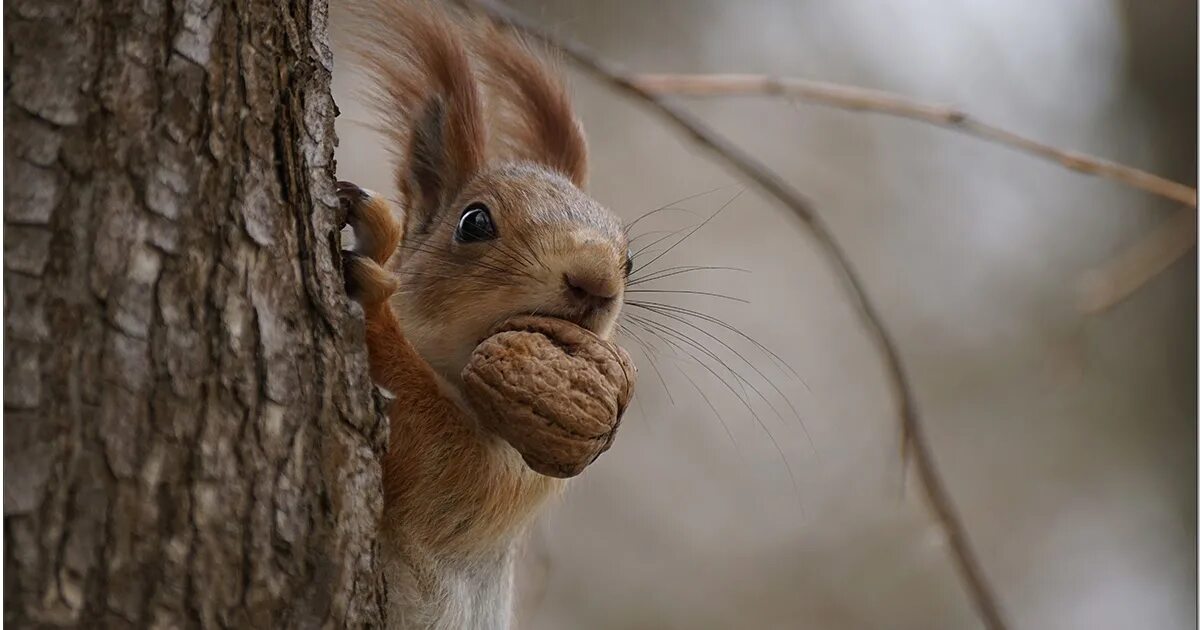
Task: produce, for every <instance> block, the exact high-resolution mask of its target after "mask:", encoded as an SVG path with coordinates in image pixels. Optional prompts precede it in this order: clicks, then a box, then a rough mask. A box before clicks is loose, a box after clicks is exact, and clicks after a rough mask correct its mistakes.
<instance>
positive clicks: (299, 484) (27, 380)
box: [4, 0, 386, 628]
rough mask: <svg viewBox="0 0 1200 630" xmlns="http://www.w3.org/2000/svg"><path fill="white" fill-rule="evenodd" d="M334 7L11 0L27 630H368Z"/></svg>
mask: <svg viewBox="0 0 1200 630" xmlns="http://www.w3.org/2000/svg"><path fill="white" fill-rule="evenodd" d="M326 14H327V9H326V0H292V1H291V2H280V1H276V0H174V1H171V0H5V7H4V18H5V24H4V28H5V36H6V37H5V39H6V41H5V46H6V50H5V54H6V56H7V58H6V60H5V61H6V63H5V68H4V80H5V94H6V99H5V103H4V120H5V125H6V130H5V131H6V133H5V140H4V142H5V160H4V168H5V170H4V183H5V198H4V202H5V207H4V221H5V233H4V282H5V284H4V298H5V304H4V315H5V321H4V360H5V373H4V411H5V414H4V437H5V442H4V526H5V527H4V536H5V554H4V595H5V604H6V606H5V622H6V623H11V624H13V626H15V627H29V626H38V627H89V628H91V627H162V628H167V627H171V628H175V627H197V626H199V627H227V626H233V627H255V628H309V627H347V626H352V627H360V626H379V625H381V623H382V616H383V609H384V606H383V588H382V586H383V585H382V580H381V577H380V575H381V574H380V572H379V571H378V567H377V563H378V561H377V559H376V557H377V554H376V549H377V542H376V537H375V528H376V523H377V519H378V515H379V513H380V510H381V507H382V494H381V486H380V472H379V465H378V459H377V455H378V454H379V452H380V451H381V450H382V448H383V447H384V444H385V442H386V424H385V421H384V419H383V418H382V416H381V415H380V414H379V413H378V411H377V409H378V406H377V405H376V402H375V401H374V400H373V398H372V394H371V386H370V381H369V378H368V375H367V371H366V356H365V350H364V348H363V345H362V329H361V324H360V323H359V321H358V318H357V317H356V316H355V314H354V313H355V312H356V311H353V310H351V307H350V305H349V304H348V303H347V301H346V298H345V294H344V291H343V290H342V283H341V273H340V270H339V263H338V260H337V248H338V237H337V233H338V230H337V220H336V219H337V217H336V207H337V197H336V194H335V191H334V185H333V178H332V171H333V147H334V144H335V140H334V136H333V117H334V115H335V108H334V104H333V100H332V97H331V95H330V68H331V65H332V64H331V58H330V52H329V49H328V47H327V45H326Z"/></svg>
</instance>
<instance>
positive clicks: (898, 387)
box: [463, 0, 1006, 629]
mask: <svg viewBox="0 0 1200 630" xmlns="http://www.w3.org/2000/svg"><path fill="white" fill-rule="evenodd" d="M463 1H464V2H466V3H467V4H468V5H470V6H473V7H475V8H477V9H479V10H481V11H483V12H484V13H486V14H487V15H488V16H489V17H490V18H491V19H493V20H495V21H497V22H499V23H502V24H505V25H507V26H508V27H510V28H512V29H515V30H517V31H520V32H522V33H524V34H525V35H527V36H529V37H531V38H533V39H536V40H538V41H540V42H542V43H543V44H545V45H546V46H548V47H550V48H552V49H555V50H558V51H561V52H562V53H563V54H565V55H566V56H567V57H568V58H570V59H571V60H572V61H573V62H575V63H576V64H577V65H578V66H579V67H580V68H582V69H584V70H585V71H587V72H589V73H591V74H592V75H594V76H595V77H597V78H598V79H600V80H602V81H604V82H605V83H607V84H608V85H610V86H612V87H614V88H616V89H618V90H619V91H621V92H623V93H625V94H626V95H628V96H631V97H633V98H634V99H636V100H638V101H641V102H643V103H644V104H646V105H647V106H648V107H650V108H651V109H652V110H654V111H656V112H658V113H659V114H660V115H662V116H663V118H664V119H666V120H668V121H669V122H671V123H672V124H674V125H675V126H676V127H677V128H678V129H679V130H681V131H683V132H684V133H686V134H687V135H689V136H690V137H691V138H692V139H693V140H695V141H696V143H697V144H699V145H701V146H703V147H705V148H707V149H709V150H710V151H711V152H712V153H713V154H714V155H715V156H717V157H719V158H720V159H721V160H722V161H724V162H725V163H726V164H728V165H729V166H730V167H732V168H733V169H735V170H737V171H739V172H740V173H742V175H744V176H745V177H747V178H748V179H750V180H751V181H753V182H754V183H755V184H757V185H758V186H759V187H760V188H761V189H762V190H764V191H766V192H767V193H769V194H770V195H771V196H773V197H775V198H776V199H777V200H778V201H779V202H780V203H782V204H783V205H784V206H786V207H787V208H788V209H790V210H791V211H792V213H793V214H794V215H795V216H796V217H797V218H799V219H800V220H801V221H802V222H803V223H804V225H805V226H807V227H808V229H809V230H810V231H811V232H812V234H813V235H814V236H815V237H816V240H817V242H818V243H819V244H820V246H821V247H822V249H824V251H825V254H826V255H827V256H828V258H829V259H830V262H831V264H832V265H833V266H834V268H835V269H836V270H837V271H838V272H839V275H840V278H841V280H842V282H843V284H844V286H845V289H846V291H847V293H848V295H849V296H850V297H851V299H852V300H853V301H854V302H855V306H857V308H858V312H859V314H860V315H861V317H862V323H863V325H864V327H865V328H866V330H867V333H868V334H869V335H870V336H871V338H872V339H873V340H874V341H875V343H876V344H877V345H878V347H879V350H880V352H881V354H882V355H883V360H884V363H885V365H886V372H887V375H888V379H889V381H890V385H891V388H892V392H893V395H894V396H895V397H896V404H897V406H898V410H899V415H900V420H901V426H902V428H903V433H904V436H903V438H902V443H903V444H905V445H907V446H908V448H910V449H911V451H912V456H913V461H914V462H915V465H916V470H917V475H918V478H919V479H920V481H921V483H922V485H923V486H924V488H925V491H926V494H927V495H928V498H929V503H930V505H931V507H932V509H933V512H934V515H935V518H937V520H938V521H939V523H940V524H941V526H942V527H943V529H944V530H945V532H946V536H947V538H948V540H949V543H950V549H951V551H952V553H953V556H954V558H955V561H956V563H957V565H958V568H959V571H960V572H961V574H962V577H963V579H964V580H965V581H966V585H967V591H968V592H969V593H970V595H971V598H972V600H973V601H974V604H975V607H976V609H977V610H978V612H979V615H980V617H981V618H982V619H983V621H984V623H985V624H986V626H987V627H988V628H992V629H1003V628H1005V627H1006V624H1005V622H1004V617H1003V615H1002V614H1001V611H1000V606H999V604H998V602H997V599H996V596H995V595H994V593H993V589H992V588H991V586H990V585H989V584H988V582H987V580H986V579H985V578H984V575H983V570H982V568H981V567H980V564H979V561H978V559H976V556H975V553H974V551H973V550H972V549H971V545H970V543H969V541H968V539H967V533H966V530H965V528H964V527H963V523H962V520H961V518H960V517H959V515H958V512H957V510H956V508H955V507H954V505H953V501H952V500H951V498H950V494H949V492H948V491H947V489H946V486H945V484H944V483H943V481H942V478H941V476H940V475H939V474H938V471H937V468H936V466H935V464H934V462H933V456H932V452H931V450H930V447H929V444H928V441H927V439H926V437H925V431H924V428H923V426H922V424H921V421H920V416H919V415H918V413H917V407H916V401H915V400H914V398H913V394H912V388H911V386H910V385H909V379H908V375H907V372H906V371H905V369H904V366H903V364H902V362H901V360H900V355H899V352H898V351H897V349H896V344H895V342H894V341H893V339H892V336H891V334H890V333H889V332H888V330H887V328H886V327H885V326H884V325H883V321H882V319H881V318H880V316H879V313H878V311H877V309H876V307H875V305H874V304H873V303H872V302H871V301H870V299H869V298H868V297H867V294H866V292H865V291H864V289H863V286H862V282H861V280H859V275H858V273H857V272H856V271H855V270H854V267H853V266H852V265H851V263H850V261H849V259H848V258H847V257H846V254H845V252H844V251H843V250H842V247H841V245H839V244H838V242H837V241H836V240H835V239H834V237H833V234H832V233H831V232H830V230H829V228H828V226H827V225H826V224H825V221H824V220H823V219H822V218H821V217H820V216H818V215H817V214H816V213H815V212H814V211H813V209H812V206H811V204H810V203H809V202H808V201H807V200H806V199H805V198H804V197H803V196H802V195H801V194H800V193H799V192H797V191H796V190H794V189H793V188H792V187H791V186H790V185H789V184H787V183H786V182H784V181H783V180H782V179H781V178H780V177H779V176H778V175H776V174H775V173H773V172H772V171H771V170H769V169H768V168H767V167H766V166H765V165H763V164H762V163H760V162H759V161H758V160H757V159H755V158H754V157H753V156H751V155H749V154H747V153H746V152H745V151H743V150H742V149H740V148H739V147H737V146H736V145H734V144H732V143H731V142H729V140H727V139H725V138H724V137H722V136H720V135H717V134H716V133H715V132H713V131H711V130H710V129H708V128H707V127H706V126H705V125H703V124H702V123H701V122H700V121H699V120H698V119H696V118H695V117H694V116H692V115H691V114H690V113H688V112H687V111H685V110H683V109H681V108H679V107H678V106H676V105H675V104H673V103H669V102H667V101H665V100H663V99H662V98H661V97H660V96H659V95H657V94H654V93H652V92H649V91H647V90H646V89H644V88H643V87H641V86H639V85H637V84H636V83H634V81H633V79H632V77H631V76H630V75H628V74H626V73H625V72H624V71H622V70H621V69H620V68H618V67H617V66H615V65H614V64H612V63H610V62H608V61H605V60H603V59H601V58H600V57H599V56H597V55H596V54H594V53H593V52H592V51H591V50H589V49H588V48H586V47H584V46H583V45H582V44H579V43H577V42H574V41H570V40H567V39H563V38H559V37H556V36H554V35H552V34H550V33H549V32H547V31H545V30H544V29H542V28H541V27H540V26H538V25H536V24H534V23H533V22H531V21H529V20H527V19H526V18H525V17H524V16H522V15H521V14H519V13H517V12H515V11H513V10H511V9H509V8H508V7H507V6H504V5H503V4H500V3H498V2H495V1H494V0H463Z"/></svg>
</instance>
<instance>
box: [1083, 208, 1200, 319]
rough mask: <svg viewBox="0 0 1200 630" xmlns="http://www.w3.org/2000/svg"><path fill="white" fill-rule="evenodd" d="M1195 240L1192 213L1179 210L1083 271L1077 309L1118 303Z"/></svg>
mask: <svg viewBox="0 0 1200 630" xmlns="http://www.w3.org/2000/svg"><path fill="white" fill-rule="evenodd" d="M1195 244H1196V213H1195V212H1192V211H1191V210H1179V211H1177V212H1176V213H1175V214H1174V215H1173V216H1171V218H1169V219H1167V220H1166V221H1164V222H1163V223H1162V224H1161V225H1158V226H1156V227H1155V228H1154V229H1153V230H1151V231H1150V232H1149V233H1148V234H1146V235H1145V236H1143V237H1141V238H1140V239H1138V240H1137V241H1136V242H1134V244H1133V245H1131V246H1130V247H1129V249H1126V250H1125V251H1124V252H1122V253H1121V254H1120V255H1118V256H1117V257H1116V258H1113V259H1112V260H1110V261H1109V262H1107V263H1105V264H1104V265H1103V266H1102V267H1098V268H1096V269H1093V270H1092V271H1089V272H1088V273H1087V274H1085V275H1084V278H1083V281H1082V282H1081V283H1080V290H1079V309H1080V310H1081V311H1083V312H1084V313H1087V314H1089V315H1094V314H1097V313H1102V312H1104V311H1107V310H1108V309H1110V308H1112V307H1114V306H1116V305H1117V304H1120V303H1121V302H1123V301H1124V300H1125V298H1128V297H1129V296H1130V295H1132V294H1133V292H1134V291H1136V290H1137V289H1138V288H1139V287H1141V286H1143V285H1145V284H1146V283H1148V282H1149V281H1150V280H1151V279H1152V278H1154V277H1155V276H1157V275H1158V274H1160V273H1162V272H1163V271H1164V270H1166V269H1167V268H1168V267H1170V266H1171V264H1172V263H1174V262H1175V261H1176V260H1179V259H1180V258H1182V257H1183V255H1184V254H1186V253H1188V250H1190V249H1191V248H1192V246H1193V245H1195Z"/></svg>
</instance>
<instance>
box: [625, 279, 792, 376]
mask: <svg viewBox="0 0 1200 630" xmlns="http://www.w3.org/2000/svg"><path fill="white" fill-rule="evenodd" d="M632 303H633V301H632V300H630V301H627V302H626V304H632ZM637 303H638V304H641V305H646V306H653V307H655V308H660V309H663V310H668V311H673V312H676V313H679V314H681V315H688V316H691V317H695V318H697V319H701V320H703V321H706V322H709V323H712V324H716V325H717V326H720V327H721V328H724V329H725V330H728V331H729V332H732V333H733V334H735V335H737V336H739V337H741V338H742V339H745V340H746V341H749V342H750V343H752V344H754V346H755V347H756V348H758V349H759V350H761V351H762V352H764V353H765V354H767V355H768V356H770V357H771V358H772V359H774V360H776V361H778V362H779V363H780V364H781V365H782V366H783V367H784V368H786V369H787V371H788V372H790V373H791V374H792V376H793V377H795V378H796V380H798V381H800V383H801V384H803V385H804V388H805V389H807V390H808V391H809V392H811V391H812V389H811V388H809V386H808V383H805V382H804V379H803V378H801V377H800V374H799V373H797V372H796V370H795V369H794V368H792V366H791V365H790V364H789V363H788V362H787V361H785V360H783V357H781V356H779V355H778V354H776V353H775V352H774V351H772V350H771V349H770V348H768V347H766V346H765V345H763V344H762V343H760V342H759V341H758V340H757V339H755V338H753V337H751V336H750V335H747V334H746V333H744V332H742V331H741V329H739V328H737V327H735V326H732V325H730V324H729V323H728V322H726V321H725V320H722V319H720V318H717V317H714V316H712V315H709V314H708V313H703V312H701V311H697V310H693V309H689V308H685V307H682V306H678V305H676V304H665V303H662V302H647V301H642V300H638V301H637Z"/></svg>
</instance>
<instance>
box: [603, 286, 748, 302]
mask: <svg viewBox="0 0 1200 630" xmlns="http://www.w3.org/2000/svg"><path fill="white" fill-rule="evenodd" d="M625 292H626V293H683V294H687V295H707V296H709V297H715V298H721V299H723V300H732V301H734V302H740V303H742V304H749V303H750V300H744V299H742V298H739V297H733V296H732V295H725V294H724V293H714V292H712V291H690V290H683V289H674V290H672V289H626V290H625Z"/></svg>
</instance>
